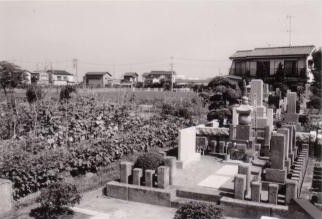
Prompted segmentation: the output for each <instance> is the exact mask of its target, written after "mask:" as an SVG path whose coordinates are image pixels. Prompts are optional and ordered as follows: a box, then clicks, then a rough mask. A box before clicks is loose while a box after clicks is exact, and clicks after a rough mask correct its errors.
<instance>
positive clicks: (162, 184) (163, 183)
mask: <svg viewBox="0 0 322 219" xmlns="http://www.w3.org/2000/svg"><path fill="white" fill-rule="evenodd" d="M169 172H170V170H169V167H168V166H160V167H158V187H159V188H162V189H165V188H167V187H168V186H169Z"/></svg>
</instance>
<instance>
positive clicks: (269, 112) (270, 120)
mask: <svg viewBox="0 0 322 219" xmlns="http://www.w3.org/2000/svg"><path fill="white" fill-rule="evenodd" d="M266 117H267V125H268V126H269V127H270V128H273V121H274V112H273V109H271V108H267V109H266Z"/></svg>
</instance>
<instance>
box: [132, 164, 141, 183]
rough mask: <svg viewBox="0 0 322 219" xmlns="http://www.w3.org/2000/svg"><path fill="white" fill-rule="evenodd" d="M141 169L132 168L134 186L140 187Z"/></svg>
mask: <svg viewBox="0 0 322 219" xmlns="http://www.w3.org/2000/svg"><path fill="white" fill-rule="evenodd" d="M142 175H143V174H142V169H141V168H134V169H133V184H134V185H138V186H140V185H141V178H142Z"/></svg>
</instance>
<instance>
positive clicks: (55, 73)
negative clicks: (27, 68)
mask: <svg viewBox="0 0 322 219" xmlns="http://www.w3.org/2000/svg"><path fill="white" fill-rule="evenodd" d="M47 73H52V74H54V75H73V74H71V73H69V72H67V71H65V70H48V71H47Z"/></svg>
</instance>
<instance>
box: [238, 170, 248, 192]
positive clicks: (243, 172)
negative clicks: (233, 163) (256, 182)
mask: <svg viewBox="0 0 322 219" xmlns="http://www.w3.org/2000/svg"><path fill="white" fill-rule="evenodd" d="M238 174H243V175H246V186H245V187H246V193H248V192H249V191H250V165H249V164H239V165H238Z"/></svg>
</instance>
